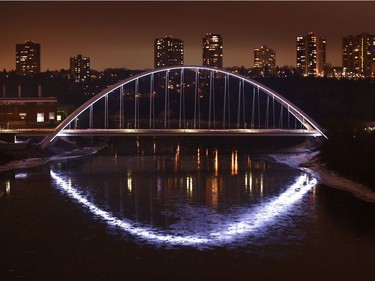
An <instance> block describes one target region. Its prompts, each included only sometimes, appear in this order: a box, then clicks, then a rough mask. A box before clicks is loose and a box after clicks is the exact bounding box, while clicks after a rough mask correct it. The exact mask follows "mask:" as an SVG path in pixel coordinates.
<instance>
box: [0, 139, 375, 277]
mask: <svg viewBox="0 0 375 281" xmlns="http://www.w3.org/2000/svg"><path fill="white" fill-rule="evenodd" d="M254 146H256V145H254V143H246V142H245V143H244V142H230V141H224V140H219V141H210V142H207V143H205V142H202V141H200V140H196V141H191V140H181V139H180V140H178V139H172V140H165V139H152V138H146V139H120V140H118V139H117V140H116V141H111V142H110V145H109V147H108V148H106V149H104V150H101V151H100V152H99V153H97V154H95V155H90V154H91V153H86V154H88V155H87V156H85V157H77V158H72V157H71V156H66V155H65V156H61V157H55V158H53V159H52V160H53V161H45V160H40V159H32V163H34V162H35V163H38V161H41V162H42V163H44V164H42V165H36V164H35V165H34V164H32V165H30V167H29V168H27V169H24V168H22V169H20V168H18V169H15V170H9V171H6V172H3V173H2V174H0V184H1V185H0V192H1V193H0V195H1V196H0V226H1V232H0V260H1V263H0V269H1V272H2V278H1V280H179V279H184V280H189V279H191V280H375V279H374V278H375V270H374V267H373V261H374V258H375V205H374V204H373V203H369V202H365V201H362V200H359V199H357V198H355V197H354V196H353V195H351V194H350V193H348V192H345V191H342V190H337V189H332V188H330V187H328V186H325V185H322V184H320V183H319V182H318V179H317V178H315V177H314V176H313V174H310V173H308V172H307V171H306V170H300V169H296V168H292V167H290V166H287V165H285V164H282V163H276V162H274V161H271V160H270V159H269V158H268V157H266V154H265V152H264V150H262V151H260V150H258V149H256V148H254Z"/></svg>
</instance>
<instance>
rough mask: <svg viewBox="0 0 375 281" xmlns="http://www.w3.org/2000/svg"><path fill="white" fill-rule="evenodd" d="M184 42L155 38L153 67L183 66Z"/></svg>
mask: <svg viewBox="0 0 375 281" xmlns="http://www.w3.org/2000/svg"><path fill="white" fill-rule="evenodd" d="M183 64H184V41H182V40H180V39H177V38H172V36H166V37H164V38H157V39H155V42H154V67H155V68H160V67H165V66H173V65H183Z"/></svg>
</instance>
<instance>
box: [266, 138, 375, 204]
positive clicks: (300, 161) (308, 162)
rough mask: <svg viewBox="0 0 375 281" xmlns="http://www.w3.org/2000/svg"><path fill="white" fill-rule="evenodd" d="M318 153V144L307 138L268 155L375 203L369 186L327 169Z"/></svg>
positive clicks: (374, 195)
mask: <svg viewBox="0 0 375 281" xmlns="http://www.w3.org/2000/svg"><path fill="white" fill-rule="evenodd" d="M318 155H319V151H318V150H317V147H316V144H314V143H313V142H312V141H310V140H306V141H305V142H303V143H301V144H299V145H296V146H293V147H290V148H287V149H285V150H280V151H279V152H278V153H274V154H269V155H268V156H269V157H271V158H272V159H273V160H274V161H275V162H278V163H283V164H285V165H288V166H291V167H294V168H298V169H302V170H304V171H307V172H309V173H311V174H312V175H313V176H314V177H316V178H318V180H319V182H320V183H321V184H324V185H327V186H330V187H333V188H337V189H341V190H345V191H348V192H350V193H351V194H353V195H354V196H355V197H357V198H359V199H361V200H364V201H368V202H372V203H375V192H374V191H373V190H372V189H371V188H370V187H369V186H366V185H364V184H361V183H359V182H356V181H353V180H350V179H348V178H345V177H343V176H341V175H339V174H337V173H335V172H333V171H329V170H327V169H325V167H324V164H323V163H321V161H319V159H318V157H317V156H318Z"/></svg>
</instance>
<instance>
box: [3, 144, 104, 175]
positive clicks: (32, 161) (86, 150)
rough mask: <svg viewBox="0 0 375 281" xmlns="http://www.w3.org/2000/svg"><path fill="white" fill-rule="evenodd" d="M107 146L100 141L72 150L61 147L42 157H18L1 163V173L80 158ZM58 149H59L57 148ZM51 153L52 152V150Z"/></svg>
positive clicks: (26, 153) (27, 153)
mask: <svg viewBox="0 0 375 281" xmlns="http://www.w3.org/2000/svg"><path fill="white" fill-rule="evenodd" d="M106 147H107V144H104V143H100V144H95V145H92V146H85V147H79V148H78V147H77V148H74V149H71V150H62V149H59V150H58V153H56V154H52V155H51V154H49V155H48V154H46V155H43V154H41V153H40V154H39V155H40V157H28V158H23V159H17V160H12V161H9V162H7V163H5V164H3V165H0V173H2V172H5V171H9V170H15V169H28V168H33V167H36V166H40V165H43V164H45V163H48V162H50V161H55V160H67V159H72V158H78V157H84V156H88V155H93V154H96V153H98V151H100V150H102V149H104V148H106ZM56 151H57V150H56ZM23 153H24V154H25V155H29V154H30V155H32V154H33V153H31V152H27V151H24V152H23ZM50 153H51V152H50Z"/></svg>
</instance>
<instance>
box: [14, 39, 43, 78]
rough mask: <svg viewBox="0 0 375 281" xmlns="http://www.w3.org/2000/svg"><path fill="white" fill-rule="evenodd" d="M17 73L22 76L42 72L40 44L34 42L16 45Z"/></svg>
mask: <svg viewBox="0 0 375 281" xmlns="http://www.w3.org/2000/svg"><path fill="white" fill-rule="evenodd" d="M16 72H17V73H18V74H20V75H34V74H36V73H39V72H40V44H36V43H34V42H32V41H26V42H25V44H16Z"/></svg>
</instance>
